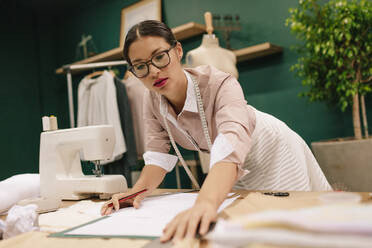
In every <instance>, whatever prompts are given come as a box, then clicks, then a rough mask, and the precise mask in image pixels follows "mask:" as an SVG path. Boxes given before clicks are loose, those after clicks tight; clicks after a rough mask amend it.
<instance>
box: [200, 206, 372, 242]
mask: <svg viewBox="0 0 372 248" xmlns="http://www.w3.org/2000/svg"><path fill="white" fill-rule="evenodd" d="M371 213H372V204H339V205H338V204H334V205H323V206H318V207H310V208H303V209H298V210H275V211H263V212H259V213H253V214H249V215H246V216H244V217H241V218H239V219H236V220H231V221H219V222H218V223H217V225H216V228H215V230H214V231H213V232H212V233H210V234H208V236H207V238H208V239H210V240H212V241H213V242H216V243H221V244H230V245H232V244H234V245H235V246H237V247H239V246H243V245H247V244H251V243H264V244H271V245H284V246H301V247H302V246H304V247H337V248H343V247H372V214H371ZM231 242H232V243H231ZM230 247H231V246H230Z"/></svg>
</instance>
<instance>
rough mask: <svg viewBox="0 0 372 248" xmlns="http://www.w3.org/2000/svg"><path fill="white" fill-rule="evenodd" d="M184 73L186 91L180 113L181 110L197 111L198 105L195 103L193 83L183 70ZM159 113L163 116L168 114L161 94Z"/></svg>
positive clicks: (165, 102)
mask: <svg viewBox="0 0 372 248" xmlns="http://www.w3.org/2000/svg"><path fill="white" fill-rule="evenodd" d="M184 73H185V75H186V79H187V91H186V100H185V104H184V105H183V109H182V111H181V113H182V112H183V111H189V112H193V113H198V105H197V102H196V95H195V91H194V83H193V81H192V79H191V75H190V74H189V73H188V72H187V71H185V70H184ZM160 113H161V114H162V115H164V116H167V114H168V105H167V101H165V99H163V96H161V97H160Z"/></svg>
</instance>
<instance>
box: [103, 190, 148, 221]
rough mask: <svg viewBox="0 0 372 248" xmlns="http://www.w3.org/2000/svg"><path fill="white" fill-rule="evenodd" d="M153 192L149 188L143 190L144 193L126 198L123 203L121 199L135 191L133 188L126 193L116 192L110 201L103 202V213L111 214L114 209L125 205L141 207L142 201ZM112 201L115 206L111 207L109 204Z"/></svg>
mask: <svg viewBox="0 0 372 248" xmlns="http://www.w3.org/2000/svg"><path fill="white" fill-rule="evenodd" d="M151 192H152V191H149V190H147V191H146V192H143V193H141V194H139V195H137V196H136V197H135V198H133V199H129V200H126V201H125V202H123V203H119V199H121V198H123V197H125V196H127V195H131V194H134V193H135V192H132V190H131V191H128V192H125V193H118V194H114V195H113V196H112V198H111V200H109V201H107V202H105V204H103V206H102V208H101V215H109V214H111V213H112V212H113V211H118V210H119V209H120V208H123V207H129V206H133V207H134V208H139V207H140V206H141V201H142V200H143V199H144V198H145V197H146V196H148V195H150V194H151ZM110 203H112V205H113V206H111V207H110V206H109V204H110Z"/></svg>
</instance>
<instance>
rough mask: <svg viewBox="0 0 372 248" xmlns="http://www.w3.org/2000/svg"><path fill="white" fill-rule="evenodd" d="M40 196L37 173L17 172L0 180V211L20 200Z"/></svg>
mask: <svg viewBox="0 0 372 248" xmlns="http://www.w3.org/2000/svg"><path fill="white" fill-rule="evenodd" d="M38 196H40V176H39V174H18V175H15V176H12V177H10V178H7V179H5V180H3V181H1V182H0V213H3V212H5V211H7V210H8V209H9V208H11V207H12V206H13V205H14V204H16V203H17V202H19V201H20V200H23V199H27V198H34V197H38Z"/></svg>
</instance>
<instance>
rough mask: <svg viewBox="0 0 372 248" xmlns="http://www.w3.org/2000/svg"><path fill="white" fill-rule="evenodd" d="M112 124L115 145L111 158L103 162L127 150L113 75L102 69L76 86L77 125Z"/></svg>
mask: <svg viewBox="0 0 372 248" xmlns="http://www.w3.org/2000/svg"><path fill="white" fill-rule="evenodd" d="M103 124H106V125H112V126H113V127H114V131H115V147H114V151H113V155H112V158H111V159H110V160H108V161H104V162H102V163H103V164H106V163H109V162H112V161H114V160H118V159H120V158H121V157H122V155H123V153H125V152H126V151H127V147H126V145H125V140H124V135H123V131H122V128H121V123H120V116H119V110H118V103H117V97H116V88H115V83H114V77H113V76H112V75H111V73H109V72H108V71H104V72H103V74H102V75H101V76H99V77H98V78H93V79H90V78H84V79H83V80H81V82H80V84H79V87H78V120H77V125H78V126H79V127H82V126H92V125H103Z"/></svg>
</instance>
